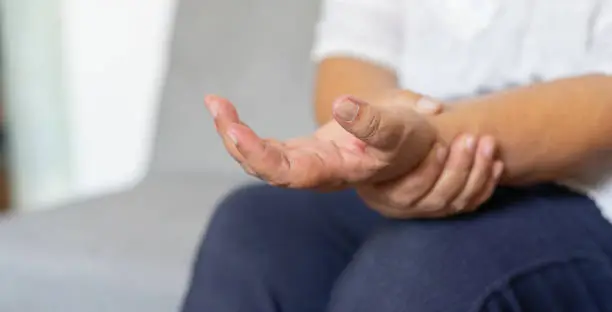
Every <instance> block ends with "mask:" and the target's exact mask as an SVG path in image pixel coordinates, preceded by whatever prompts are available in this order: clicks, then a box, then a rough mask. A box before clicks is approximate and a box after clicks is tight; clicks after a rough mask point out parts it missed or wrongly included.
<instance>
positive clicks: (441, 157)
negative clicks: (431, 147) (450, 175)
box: [436, 146, 448, 164]
mask: <svg viewBox="0 0 612 312" xmlns="http://www.w3.org/2000/svg"><path fill="white" fill-rule="evenodd" d="M447 154H448V150H447V149H446V147H444V146H438V150H437V151H436V157H437V158H438V162H440V163H442V164H443V163H444V162H446V156H447Z"/></svg>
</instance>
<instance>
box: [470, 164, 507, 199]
mask: <svg viewBox="0 0 612 312" xmlns="http://www.w3.org/2000/svg"><path fill="white" fill-rule="evenodd" d="M503 172H504V163H503V162H501V161H499V160H498V161H495V163H494V164H493V169H492V174H491V176H489V178H488V179H487V182H486V184H485V185H484V187H483V188H482V189H481V190H480V192H478V193H477V194H476V196H475V197H474V198H473V199H472V202H471V203H470V204H469V205H468V207H467V211H473V210H475V209H477V208H478V207H479V206H480V205H482V204H484V203H485V202H486V201H487V200H488V199H489V198H491V196H492V195H493V193H494V192H495V189H496V188H497V185H498V184H499V180H500V179H501V176H502V173H503Z"/></svg>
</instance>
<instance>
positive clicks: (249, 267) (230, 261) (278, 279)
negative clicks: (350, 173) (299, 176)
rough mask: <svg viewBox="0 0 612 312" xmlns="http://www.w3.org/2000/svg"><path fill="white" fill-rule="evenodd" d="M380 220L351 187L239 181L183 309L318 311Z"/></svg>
mask: <svg viewBox="0 0 612 312" xmlns="http://www.w3.org/2000/svg"><path fill="white" fill-rule="evenodd" d="M380 221H381V218H380V217H379V216H378V215H376V214H375V213H373V212H372V211H370V210H368V209H367V208H366V207H365V206H364V205H363V204H362V202H361V201H360V200H359V199H358V197H357V196H356V194H354V193H353V192H350V191H346V192H337V193H331V194H322V193H315V192H309V191H296V190H288V189H281V188H275V187H271V186H266V185H254V186H248V187H244V188H241V189H238V190H236V191H234V192H232V193H230V194H229V195H228V196H227V197H226V198H225V199H224V200H223V201H222V202H221V203H220V204H219V205H218V207H217V210H216V213H215V215H214V216H213V218H212V221H211V222H210V225H209V227H208V230H207V233H206V235H205V237H204V239H203V241H202V244H201V246H200V249H199V252H198V255H197V258H196V261H195V264H194V269H193V276H192V281H191V286H190V290H189V293H188V295H187V297H186V299H185V303H184V311H188V312H195V311H215V312H225V311H228V312H229V311H232V312H237V311H245V312H272V311H289V312H301V311H321V310H323V309H324V307H325V306H326V304H327V302H328V300H329V293H330V290H331V288H332V285H333V283H334V281H335V279H336V278H337V276H338V275H339V274H340V272H341V271H342V270H343V269H344V268H345V266H346V265H347V263H348V262H349V261H350V259H351V258H352V256H353V254H354V253H355V251H356V250H357V249H358V248H359V246H360V245H361V244H362V243H363V241H364V240H365V238H366V237H367V236H368V235H369V233H370V232H371V229H372V228H373V227H374V226H375V225H376V224H378V223H379V222H380Z"/></svg>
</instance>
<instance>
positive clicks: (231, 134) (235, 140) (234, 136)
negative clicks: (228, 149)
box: [227, 130, 238, 145]
mask: <svg viewBox="0 0 612 312" xmlns="http://www.w3.org/2000/svg"><path fill="white" fill-rule="evenodd" d="M227 137H229V138H230V140H232V142H233V143H234V145H237V144H238V136H236V134H235V133H234V132H233V131H231V130H230V131H228V132H227Z"/></svg>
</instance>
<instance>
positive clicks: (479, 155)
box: [451, 136, 495, 212]
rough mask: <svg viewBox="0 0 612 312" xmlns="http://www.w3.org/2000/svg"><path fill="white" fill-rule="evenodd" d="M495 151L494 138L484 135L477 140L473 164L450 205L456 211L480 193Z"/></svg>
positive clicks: (485, 181)
mask: <svg viewBox="0 0 612 312" xmlns="http://www.w3.org/2000/svg"><path fill="white" fill-rule="evenodd" d="M494 153H495V140H494V139H493V137H491V136H485V137H483V138H481V139H480V140H479V141H478V147H477V149H476V155H475V160H474V165H473V166H472V170H471V171H470V174H469V177H468V179H467V182H466V183H465V186H464V187H463V190H462V191H461V193H460V194H459V195H458V196H457V197H456V198H455V199H454V200H453V202H452V204H451V207H452V208H453V209H455V210H456V211H457V212H460V211H462V210H463V209H465V208H467V207H468V205H469V204H471V203H472V202H473V200H474V198H475V197H476V196H477V195H479V194H480V193H482V190H483V189H484V187H485V185H486V184H487V181H489V180H490V178H491V176H492V171H493V156H494Z"/></svg>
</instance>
